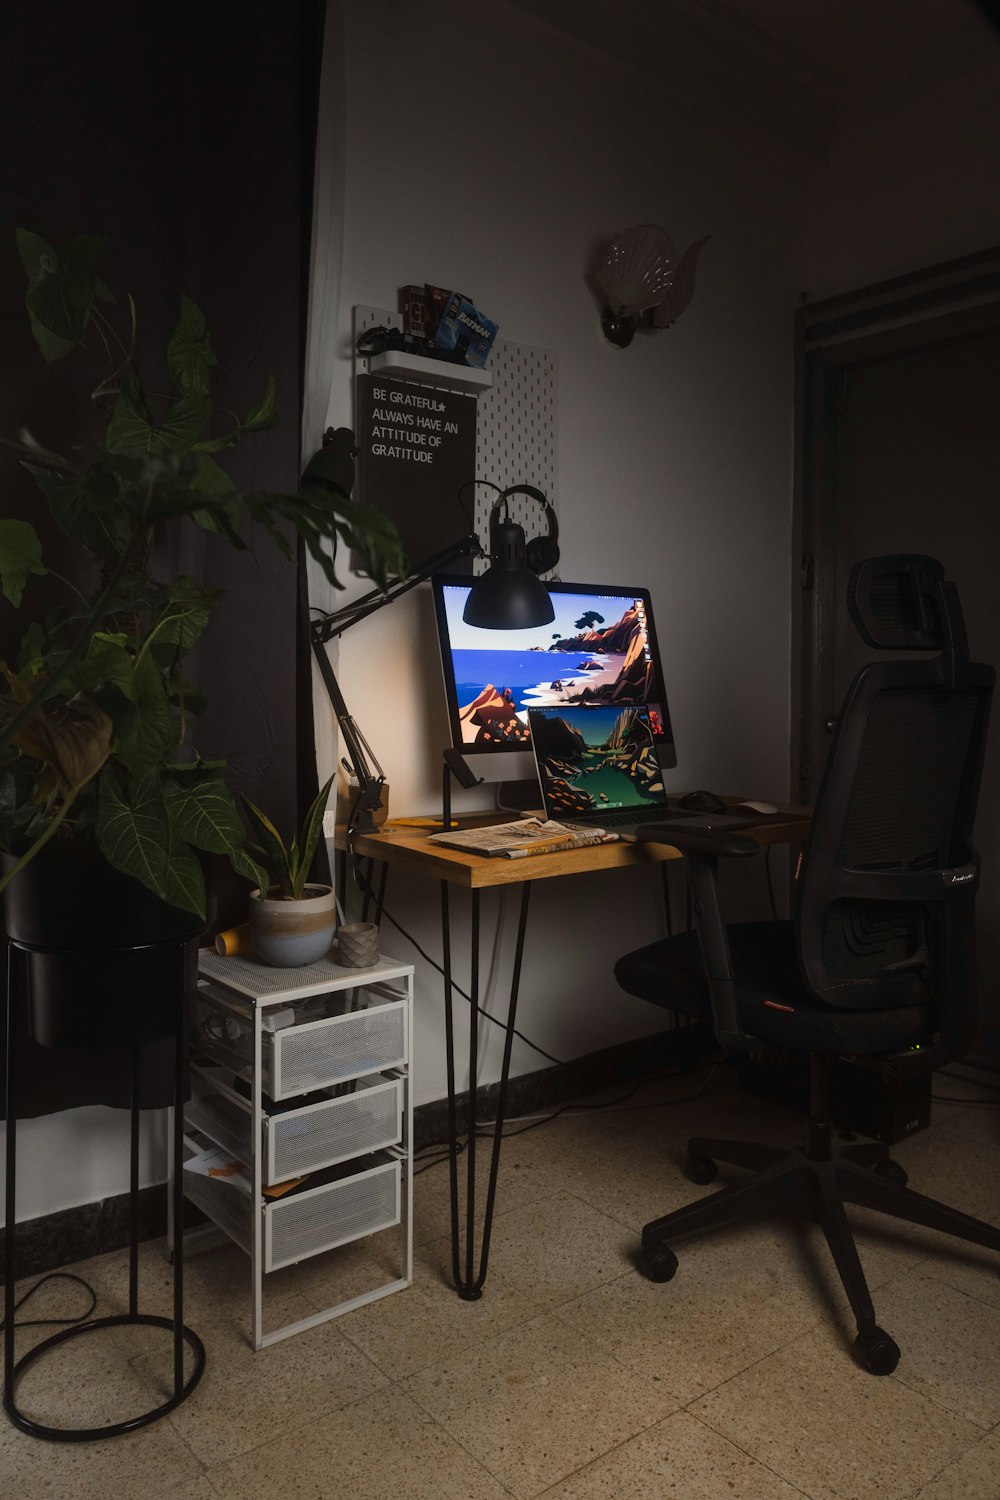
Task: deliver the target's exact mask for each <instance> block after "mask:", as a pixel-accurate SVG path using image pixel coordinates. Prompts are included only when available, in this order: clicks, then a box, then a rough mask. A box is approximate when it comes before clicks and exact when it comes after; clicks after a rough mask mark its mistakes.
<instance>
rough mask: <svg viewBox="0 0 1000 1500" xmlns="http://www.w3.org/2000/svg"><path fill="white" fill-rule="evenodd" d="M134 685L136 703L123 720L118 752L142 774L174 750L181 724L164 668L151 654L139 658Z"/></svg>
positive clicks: (131, 768)
mask: <svg viewBox="0 0 1000 1500" xmlns="http://www.w3.org/2000/svg"><path fill="white" fill-rule="evenodd" d="M132 687H133V702H132V704H131V705H130V707H129V708H128V709H127V710H126V712H125V714H124V715H123V716H122V717H121V719H120V720H119V724H118V741H117V744H116V746H115V754H116V755H117V756H118V759H119V760H121V761H124V763H125V765H126V766H128V768H129V770H130V771H131V772H132V774H133V775H134V776H140V775H142V773H143V772H145V771H150V770H152V768H153V767H154V766H157V765H159V764H160V762H161V761H162V760H163V759H164V757H165V756H167V755H168V754H169V753H170V751H171V750H172V749H173V747H174V743H175V741H176V738H177V727H176V724H175V721H174V716H173V713H172V712H171V709H170V703H169V701H168V699H167V690H166V686H165V684H164V681H163V677H162V675H161V673H160V669H159V668H158V667H157V665H156V662H155V661H154V660H153V658H152V657H151V656H150V655H148V654H147V653H140V655H139V656H138V657H137V658H136V661H135V666H134V668H133V672H132Z"/></svg>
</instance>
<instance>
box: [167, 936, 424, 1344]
mask: <svg viewBox="0 0 1000 1500" xmlns="http://www.w3.org/2000/svg"><path fill="white" fill-rule="evenodd" d="M199 971H200V976H201V977H200V983H199V991H198V997H197V1002H196V1007H195V1016H194V1020H193V1026H192V1038H191V1040H192V1051H193V1058H192V1069H191V1071H192V1085H193V1093H192V1098H191V1101H190V1103H189V1104H188V1106H187V1108H186V1111H185V1122H186V1128H187V1135H186V1144H187V1146H188V1148H189V1150H192V1151H194V1150H200V1149H202V1148H203V1147H204V1146H205V1145H206V1143H214V1144H217V1145H220V1146H222V1147H223V1149H224V1150H225V1151H227V1152H228V1153H231V1154H232V1155H233V1156H235V1157H236V1158H237V1159H238V1160H240V1161H242V1162H243V1163H244V1164H245V1166H246V1168H247V1171H246V1174H245V1175H244V1176H243V1177H242V1179H241V1178H236V1179H222V1180H218V1179H212V1178H208V1177H203V1176H199V1175H196V1174H194V1173H191V1172H186V1173H185V1193H186V1196H187V1197H189V1198H190V1199H191V1201H192V1202H193V1203H195V1204H196V1205H197V1206H198V1207H199V1208H200V1209H201V1210H202V1212H203V1213H204V1214H205V1215H206V1216H207V1217H208V1218H209V1219H210V1220H211V1221H212V1223H213V1224H215V1225H216V1226H217V1227H218V1228H220V1229H222V1230H224V1232H225V1233H226V1234H227V1235H229V1237H230V1238H231V1239H232V1240H234V1241H235V1243H236V1244H237V1245H239V1246H240V1247H241V1248H242V1249H243V1250H244V1251H245V1252H246V1253H247V1254H248V1255H249V1257H250V1263H251V1283H252V1291H253V1304H252V1329H251V1340H252V1343H253V1347H254V1348H255V1349H261V1348H264V1347H265V1346H266V1345H268V1344H271V1343H274V1342H276V1341H277V1340H278V1339H282V1338H287V1337H288V1336H289V1335H290V1334H293V1333H298V1332H300V1331H301V1330H303V1329H305V1328H311V1327H314V1326H315V1325H316V1324H317V1323H321V1322H324V1321H326V1319H328V1318H332V1317H336V1316H338V1315H339V1314H341V1313H344V1312H347V1311H349V1310H350V1309H351V1308H353V1307H358V1306H361V1305H362V1304H364V1303H366V1302H371V1301H374V1300H375V1299H376V1298H378V1297H384V1296H386V1295H388V1293H390V1292H394V1291H398V1290H400V1289H401V1288H403V1287H405V1286H408V1285H409V1284H410V1282H411V1280H412V1274H413V1207H412V1204H413V1163H412V1140H413V1102H412V1091H411V1086H410V1040H411V1029H412V1006H413V965H412V964H403V963H397V962H396V961H394V960H392V959H388V958H382V959H380V960H379V961H378V962H377V963H376V964H374V965H373V966H372V967H371V968H369V969H344V968H341V967H340V966H339V965H337V964H332V963H329V962H327V961H326V960H321V961H320V962H319V963H316V964H310V965H308V966H306V967H303V968H298V969H277V968H271V967H269V966H267V965H265V964H259V963H257V962H255V961H254V960H251V959H244V958H221V957H220V956H219V955H217V954H215V953H212V952H207V951H205V952H202V953H201V954H199ZM275 1022H277V1023H279V1024H277V1025H275ZM280 1023H284V1024H280ZM284 1101H292V1103H291V1105H290V1106H289V1105H286V1104H285V1103H284ZM307 1174H313V1175H314V1177H315V1185H312V1183H311V1182H310V1181H307V1182H306V1183H304V1184H303V1185H302V1186H301V1187H299V1188H298V1189H297V1190H296V1191H294V1192H292V1193H289V1194H287V1195H286V1196H282V1197H275V1198H269V1197H266V1196H265V1195H264V1188H265V1187H270V1186H272V1185H274V1184H276V1183H282V1182H286V1181H288V1180H289V1179H290V1178H296V1177H300V1176H306V1175H307ZM248 1183H249V1188H248V1185H247V1184H248ZM397 1225H398V1226H399V1234H400V1257H399V1258H400V1267H399V1270H400V1274H399V1275H398V1276H397V1277H395V1278H393V1279H391V1280H389V1281H387V1282H383V1283H382V1284H380V1285H378V1286H376V1287H373V1288H372V1289H371V1290H370V1291H366V1292H363V1293H361V1294H360V1295H358V1296H353V1297H350V1298H348V1299H346V1300H344V1301H342V1302H339V1303H337V1304H336V1305H334V1306H331V1307H328V1308H326V1309H324V1310H323V1311H322V1312H318V1313H315V1314H313V1315H312V1316H311V1317H307V1318H303V1319H300V1320H299V1321H298V1322H296V1323H291V1324H287V1325H285V1326H284V1327H282V1328H278V1329H273V1330H269V1331H267V1332H265V1331H264V1326H263V1311H264V1296H263V1278H264V1276H265V1275H266V1274H267V1273H268V1272H270V1271H275V1270H278V1269H279V1268H281V1267H282V1266H287V1265H291V1264H294V1263H295V1262H296V1261H300V1260H304V1259H306V1258H307V1257H309V1256H312V1255H318V1254H320V1253H322V1252H324V1251H327V1250H331V1249H335V1248H336V1247H337V1246H338V1245H343V1244H347V1243H348V1242H350V1241H352V1240H356V1239H359V1238H360V1237H362V1236H366V1235H370V1234H376V1233H380V1232H381V1231H383V1230H386V1229H391V1228H392V1227H393V1226H397Z"/></svg>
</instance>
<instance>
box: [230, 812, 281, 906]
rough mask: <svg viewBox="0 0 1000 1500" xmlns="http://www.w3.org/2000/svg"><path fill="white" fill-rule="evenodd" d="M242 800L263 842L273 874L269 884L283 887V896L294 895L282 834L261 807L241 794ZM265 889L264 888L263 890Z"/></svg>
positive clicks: (262, 847)
mask: <svg viewBox="0 0 1000 1500" xmlns="http://www.w3.org/2000/svg"><path fill="white" fill-rule="evenodd" d="M240 800H241V801H242V803H243V806H244V808H245V809H246V814H247V817H248V818H249V819H250V822H251V825H252V826H253V830H254V832H255V833H256V835H257V837H258V838H259V839H260V842H261V853H262V854H263V856H264V858H265V860H266V861H267V865H268V868H269V870H270V874H271V880H270V881H269V882H268V884H269V885H270V884H272V883H275V884H278V885H280V886H281V894H282V895H283V896H291V894H292V871H291V869H290V866H289V858H288V850H287V849H286V848H285V844H284V840H283V839H282V837H281V834H280V833H279V832H278V830H277V829H276V828H275V826H274V824H273V823H272V822H271V820H270V818H269V817H268V816H267V814H266V813H262V812H261V810H260V808H259V807H255V806H254V804H253V803H252V802H251V801H250V798H249V797H246V796H244V795H243V794H242V793H241V794H240ZM261 889H263V887H262V888H261Z"/></svg>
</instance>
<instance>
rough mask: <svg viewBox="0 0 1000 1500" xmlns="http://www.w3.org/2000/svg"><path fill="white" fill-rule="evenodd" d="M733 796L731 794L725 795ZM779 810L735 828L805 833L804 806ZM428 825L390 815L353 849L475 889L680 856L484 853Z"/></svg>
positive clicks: (654, 849)
mask: <svg viewBox="0 0 1000 1500" xmlns="http://www.w3.org/2000/svg"><path fill="white" fill-rule="evenodd" d="M728 800H730V801H735V800H736V799H735V798H730V799H728ZM780 812H781V816H780V817H779V816H775V815H773V814H772V815H771V816H769V817H768V818H762V819H761V821H760V823H759V824H755V825H754V826H753V827H751V828H743V829H740V835H741V836H745V837H747V838H752V839H755V840H756V842H757V843H758V844H792V843H796V842H797V841H798V840H799V839H803V838H805V836H806V834H807V832H808V831H809V818H810V809H809V808H808V807H797V806H793V805H790V804H789V805H784V806H782V807H781V809H780ZM508 821H509V814H508V815H506V816H504V815H503V814H498V813H489V814H479V815H478V816H475V817H472V818H456V820H455V822H456V825H457V826H458V827H465V828H468V827H473V826H477V827H482V826H484V825H485V824H487V823H502V822H508ZM434 831H435V830H434V828H433V827H428V828H414V827H412V826H409V825H408V824H406V823H404V822H399V823H394V822H393V821H392V819H391V818H390V819H389V820H388V821H387V822H386V823H385V824H384V826H383V827H382V828H381V829H380V830H379V831H378V833H369V834H355V835H354V852H355V854H356V855H357V856H358V857H359V858H360V859H379V860H384V861H385V862H386V863H387V864H389V865H396V866H399V867H400V868H402V867H405V868H407V869H411V870H413V871H414V873H416V874H420V875H429V876H432V877H433V878H434V879H436V880H447V881H449V882H450V883H451V884H452V885H462V886H466V887H467V888H468V889H470V890H479V889H482V888H483V887H485V886H494V885H520V884H521V882H522V881H524V880H550V879H552V878H553V877H554V876H558V875H582V874H584V873H586V872H587V871H588V870H616V869H622V868H624V867H626V866H629V865H641V864H660V863H662V861H664V860H668V859H683V855H682V854H681V852H680V850H679V849H675V848H673V847H672V846H671V845H668V844H633V843H627V842H626V841H625V840H624V839H620V840H618V841H617V842H616V843H613V844H590V845H587V846H585V847H584V848H582V849H558V850H554V851H553V852H552V853H551V854H535V855H531V856H529V857H528V858H527V859H503V858H489V857H488V856H486V855H483V854H472V853H468V852H467V851H465V850H463V849H448V848H445V847H444V845H442V844H432V843H430V842H429V840H428V837H427V835H428V834H429V833H433V832H434ZM336 842H337V846H338V847H339V848H343V847H344V843H345V840H344V832H343V830H341V829H338V831H337V840H336Z"/></svg>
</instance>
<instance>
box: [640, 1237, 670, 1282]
mask: <svg viewBox="0 0 1000 1500" xmlns="http://www.w3.org/2000/svg"><path fill="white" fill-rule="evenodd" d="M641 1258H642V1268H643V1270H644V1271H645V1273H646V1275H647V1276H648V1277H649V1279H650V1281H672V1280H673V1277H674V1274H675V1272H676V1270H677V1257H676V1255H675V1254H674V1252H673V1251H672V1250H668V1249H667V1247H666V1245H657V1247H656V1248H655V1249H654V1250H647V1249H645V1248H644V1249H643V1252H642V1257H641Z"/></svg>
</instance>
